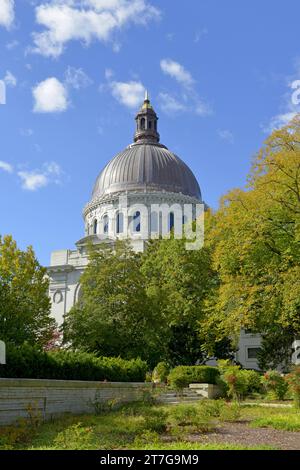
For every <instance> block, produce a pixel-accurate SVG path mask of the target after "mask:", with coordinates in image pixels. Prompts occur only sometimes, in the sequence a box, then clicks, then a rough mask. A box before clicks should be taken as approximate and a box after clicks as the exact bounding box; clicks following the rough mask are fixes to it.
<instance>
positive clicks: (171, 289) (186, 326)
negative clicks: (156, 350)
mask: <svg viewBox="0 0 300 470" xmlns="http://www.w3.org/2000/svg"><path fill="white" fill-rule="evenodd" d="M185 242H186V240H185V239H181V240H177V239H174V238H171V239H169V240H158V241H153V242H151V243H150V244H149V246H148V249H147V251H146V253H145V254H144V256H143V264H142V272H143V274H144V275H145V277H146V279H147V295H148V297H149V298H150V299H151V301H152V304H153V305H154V306H155V308H156V309H157V311H159V312H160V318H161V319H162V321H163V323H164V324H166V325H167V337H166V357H165V360H167V361H168V362H170V363H171V364H172V365H178V364H186V365H189V364H195V362H196V361H202V360H204V359H206V357H207V353H208V351H207V350H206V349H205V348H203V341H202V339H201V336H202V333H201V330H202V327H201V325H202V320H203V319H204V318H205V310H204V305H205V299H206V298H207V296H208V295H209V293H210V292H211V290H212V289H214V287H215V286H216V285H217V284H218V275H217V273H216V272H215V271H214V270H213V269H212V264H211V256H210V251H209V250H208V249H206V248H203V249H202V250H194V251H193V250H191V251H190V250H186V247H185ZM228 346H229V342H228V340H227V339H226V338H225V339H223V338H222V339H221V340H220V342H218V343H216V342H214V347H213V348H212V350H211V351H210V352H211V354H213V355H217V356H218V357H229V355H230V351H229V349H228Z"/></svg>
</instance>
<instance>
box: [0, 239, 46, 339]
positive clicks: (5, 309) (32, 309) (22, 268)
mask: <svg viewBox="0 0 300 470" xmlns="http://www.w3.org/2000/svg"><path fill="white" fill-rule="evenodd" d="M48 288H49V283H48V279H47V277H46V269H45V268H43V267H41V266H40V264H39V263H38V261H37V259H36V257H35V254H34V252H33V249H32V248H31V247H29V248H27V250H26V251H22V250H20V249H19V248H18V247H17V244H16V242H15V241H14V240H13V239H12V237H11V236H5V237H4V238H1V237H0V339H1V340H3V341H5V342H10V343H13V344H15V345H21V344H23V343H24V342H27V343H28V344H36V345H38V346H40V347H42V346H43V345H45V344H46V343H47V342H48V341H49V339H50V338H51V337H52V335H53V331H54V326H55V322H54V320H53V319H51V318H50V315H49V314H50V300H49V296H48Z"/></svg>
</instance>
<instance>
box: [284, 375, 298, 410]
mask: <svg viewBox="0 0 300 470" xmlns="http://www.w3.org/2000/svg"><path fill="white" fill-rule="evenodd" d="M286 381H287V383H288V386H289V390H290V391H291V393H292V396H293V399H294V404H295V407H296V408H300V366H295V367H294V368H293V369H292V372H290V373H289V374H288V375H287V376H286Z"/></svg>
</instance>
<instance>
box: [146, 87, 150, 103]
mask: <svg viewBox="0 0 300 470" xmlns="http://www.w3.org/2000/svg"><path fill="white" fill-rule="evenodd" d="M145 101H150V98H149V91H148V90H147V89H146V90H145Z"/></svg>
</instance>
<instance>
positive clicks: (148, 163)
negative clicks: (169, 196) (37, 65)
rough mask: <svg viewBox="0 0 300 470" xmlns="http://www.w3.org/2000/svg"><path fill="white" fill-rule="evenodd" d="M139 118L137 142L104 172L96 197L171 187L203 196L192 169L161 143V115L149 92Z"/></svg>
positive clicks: (160, 190)
mask: <svg viewBox="0 0 300 470" xmlns="http://www.w3.org/2000/svg"><path fill="white" fill-rule="evenodd" d="M135 119H136V123H137V128H136V133H135V136H134V143H133V144H131V145H129V146H128V147H127V148H126V149H125V150H124V151H123V152H121V153H119V154H118V155H116V156H115V157H114V158H113V159H112V160H111V161H110V162H109V163H108V164H107V165H106V167H105V168H104V170H103V171H102V172H101V173H100V175H99V176H98V178H97V180H96V184H95V187H94V190H93V199H94V198H98V197H103V196H106V195H108V194H113V193H117V192H120V191H158V192H162V191H168V192H172V193H181V194H184V195H185V196H191V197H193V198H196V199H198V200H201V192H200V188H199V185H198V182H197V180H196V178H195V176H194V175H193V173H192V171H191V170H190V169H189V167H188V166H187V165H186V164H185V163H184V162H183V161H182V160H181V159H180V158H179V157H177V156H176V155H175V154H174V153H172V152H170V151H169V150H168V149H167V147H165V146H164V145H161V144H160V143H159V139H160V136H159V133H158V131H157V121H158V117H157V115H156V113H155V111H154V109H153V107H152V106H151V104H150V100H149V97H148V94H146V97H145V101H144V103H143V105H142V108H141V109H140V111H139V112H138V114H137V116H136V118H135Z"/></svg>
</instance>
